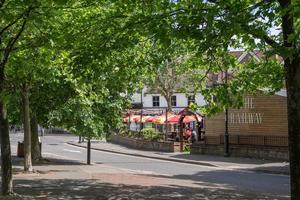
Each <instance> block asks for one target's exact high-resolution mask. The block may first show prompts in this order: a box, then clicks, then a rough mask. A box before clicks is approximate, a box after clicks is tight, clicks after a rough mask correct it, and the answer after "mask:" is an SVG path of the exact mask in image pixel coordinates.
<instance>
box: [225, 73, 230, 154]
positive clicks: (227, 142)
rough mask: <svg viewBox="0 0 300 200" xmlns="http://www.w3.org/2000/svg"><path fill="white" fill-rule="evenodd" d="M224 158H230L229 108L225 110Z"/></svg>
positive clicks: (226, 74)
mask: <svg viewBox="0 0 300 200" xmlns="http://www.w3.org/2000/svg"><path fill="white" fill-rule="evenodd" d="M227 76H228V70H227V69H226V71H225V87H226V96H227V98H228V85H227V82H228V77H227ZM224 156H225V157H228V156H229V133H228V106H227V105H226V108H225V133H224Z"/></svg>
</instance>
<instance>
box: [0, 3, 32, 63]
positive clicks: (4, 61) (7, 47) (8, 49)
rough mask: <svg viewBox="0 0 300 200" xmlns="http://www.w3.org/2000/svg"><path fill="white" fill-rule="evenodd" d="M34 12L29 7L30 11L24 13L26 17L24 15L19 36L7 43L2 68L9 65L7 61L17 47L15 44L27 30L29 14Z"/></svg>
mask: <svg viewBox="0 0 300 200" xmlns="http://www.w3.org/2000/svg"><path fill="white" fill-rule="evenodd" d="M31 10H32V7H31V6H30V7H28V9H27V10H26V12H24V15H23V19H24V20H23V23H22V26H21V28H20V30H19V31H18V32H17V34H16V35H15V36H14V37H12V38H11V39H10V40H9V42H8V43H7V45H6V48H5V51H4V53H3V58H2V60H1V66H2V67H4V66H5V64H6V63H7V60H8V57H9V55H10V53H11V51H12V49H13V47H14V45H15V43H16V42H17V40H18V39H19V37H20V36H21V34H22V33H23V31H24V29H25V25H26V23H27V20H28V17H29V14H30V12H31Z"/></svg>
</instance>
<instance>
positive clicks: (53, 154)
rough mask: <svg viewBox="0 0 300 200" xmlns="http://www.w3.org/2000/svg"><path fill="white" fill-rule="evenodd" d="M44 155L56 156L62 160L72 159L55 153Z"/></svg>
mask: <svg viewBox="0 0 300 200" xmlns="http://www.w3.org/2000/svg"><path fill="white" fill-rule="evenodd" d="M43 154H45V155H52V156H56V157H60V158H64V159H70V158H69V157H67V156H61V155H57V154H55V153H49V152H43Z"/></svg>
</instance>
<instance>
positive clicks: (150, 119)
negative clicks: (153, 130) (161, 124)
mask: <svg viewBox="0 0 300 200" xmlns="http://www.w3.org/2000/svg"><path fill="white" fill-rule="evenodd" d="M158 117H160V115H155V116H150V117H149V118H147V119H146V120H145V122H151V123H152V122H153V120H155V119H156V118H158Z"/></svg>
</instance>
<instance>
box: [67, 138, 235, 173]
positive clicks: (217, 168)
mask: <svg viewBox="0 0 300 200" xmlns="http://www.w3.org/2000/svg"><path fill="white" fill-rule="evenodd" d="M65 145H68V146H72V147H74V148H78V149H85V147H79V146H74V145H70V144H68V143H65ZM92 151H93V152H99V151H100V152H102V153H105V154H114V155H118V156H124V157H131V158H132V157H133V158H138V159H142V160H153V161H157V162H165V163H170V162H171V163H176V164H179V165H192V166H201V167H203V168H208V169H215V170H223V168H221V167H214V166H206V165H199V164H192V163H182V162H176V161H171V160H161V159H155V158H147V157H142V156H134V155H126V154H120V153H114V152H108V151H102V150H95V149H92ZM228 170H230V171H234V170H231V169H228Z"/></svg>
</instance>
